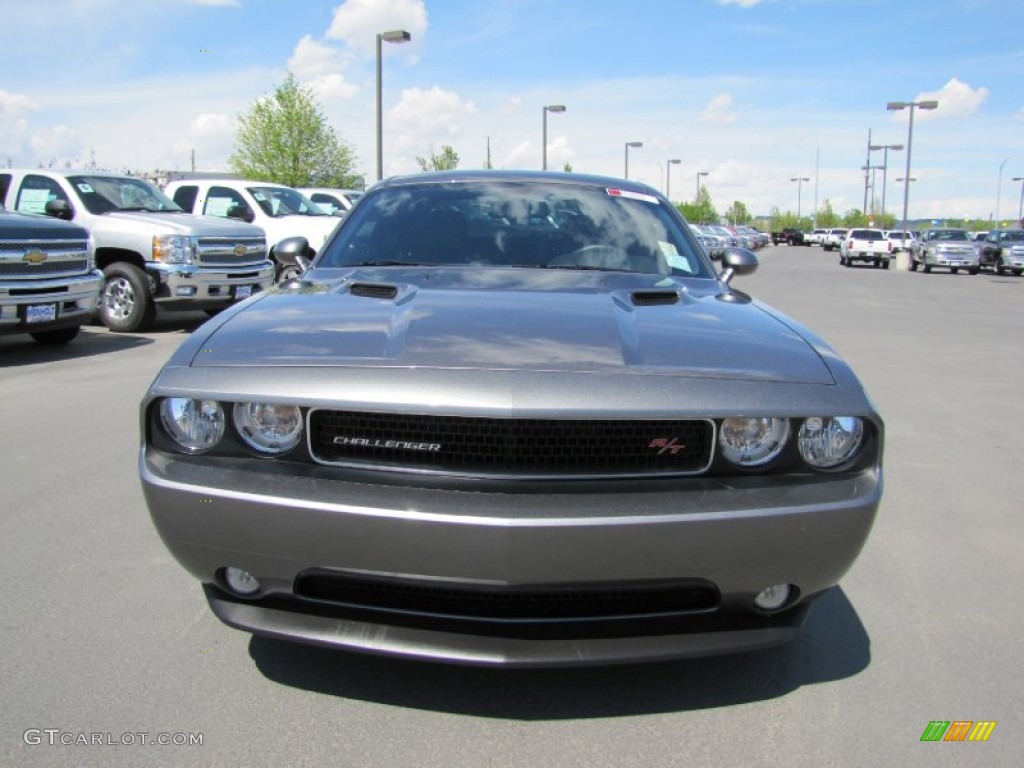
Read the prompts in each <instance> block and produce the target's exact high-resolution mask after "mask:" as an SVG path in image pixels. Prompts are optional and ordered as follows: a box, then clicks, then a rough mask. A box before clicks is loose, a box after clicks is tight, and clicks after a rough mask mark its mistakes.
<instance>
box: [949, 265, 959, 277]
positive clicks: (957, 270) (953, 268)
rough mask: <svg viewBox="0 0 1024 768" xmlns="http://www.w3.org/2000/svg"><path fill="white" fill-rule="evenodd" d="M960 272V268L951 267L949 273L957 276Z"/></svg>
mask: <svg viewBox="0 0 1024 768" xmlns="http://www.w3.org/2000/svg"><path fill="white" fill-rule="evenodd" d="M959 271H960V268H959V267H950V268H949V273H950V274H951V275H955V274H956V273H957V272H959Z"/></svg>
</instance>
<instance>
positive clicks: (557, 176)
mask: <svg viewBox="0 0 1024 768" xmlns="http://www.w3.org/2000/svg"><path fill="white" fill-rule="evenodd" d="M472 181H502V182H528V181H533V182H538V181H539V182H544V183H546V184H573V185H584V186H591V187H595V188H598V187H599V188H602V189H607V188H609V187H610V188H612V189H621V190H624V191H627V192H638V193H641V194H644V195H655V196H657V197H661V193H660V192H658V191H657V190H656V189H654V188H653V187H649V186H648V185H646V184H643V183H641V182H637V181H628V180H626V179H619V178H615V177H612V176H596V175H591V174H585V173H564V172H561V171H506V170H469V171H431V172H428V173H417V174H410V175H407V176H392V177H390V178H387V179H384V180H383V181H380V182H378V183H377V184H375V185H374V186H375V187H397V186H406V185H413V184H445V183H449V184H451V183H459V182H472Z"/></svg>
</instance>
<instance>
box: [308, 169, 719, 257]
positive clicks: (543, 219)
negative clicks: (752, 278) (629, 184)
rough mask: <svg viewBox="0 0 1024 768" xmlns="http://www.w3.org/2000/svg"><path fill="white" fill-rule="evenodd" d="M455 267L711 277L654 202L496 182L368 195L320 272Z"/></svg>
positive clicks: (573, 187)
mask: <svg viewBox="0 0 1024 768" xmlns="http://www.w3.org/2000/svg"><path fill="white" fill-rule="evenodd" d="M449 264H458V265H479V266H497V267H529V268H535V269H578V270H605V271H624V272H641V273H648V274H649V273H655V274H662V275H688V276H692V277H711V276H712V272H711V269H710V266H709V265H708V263H707V261H706V257H705V256H704V255H703V252H702V250H701V249H700V247H699V245H698V244H697V243H696V242H695V241H694V240H693V239H692V237H691V236H689V235H688V233H687V232H686V231H685V227H684V225H683V224H682V223H681V221H680V219H679V218H678V216H676V215H674V214H673V212H672V210H671V209H670V208H669V207H668V206H667V205H665V204H664V203H663V202H662V201H661V200H660V199H659V198H657V197H655V196H653V195H647V194H642V193H637V192H632V191H627V190H619V189H615V188H605V187H602V186H596V185H591V184H572V183H551V182H531V181H505V180H495V179H490V178H488V179H470V180H462V181H457V182H454V183H450V184H444V185H440V184H436V183H415V184H406V185H401V186H394V187H384V188H378V189H376V190H374V191H371V192H369V193H367V194H366V196H365V197H364V198H363V200H362V201H361V202H360V204H359V205H358V206H357V207H356V208H354V209H353V210H352V213H351V214H350V215H349V218H347V219H345V221H344V223H342V225H341V227H340V229H339V230H338V233H337V236H336V237H335V238H334V239H333V240H331V242H330V243H329V244H328V246H327V247H326V248H325V249H324V250H323V251H322V252H321V256H320V258H318V259H317V262H316V265H315V266H317V267H346V266H358V265H373V266H397V265H423V266H434V265H449Z"/></svg>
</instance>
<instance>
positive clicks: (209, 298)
mask: <svg viewBox="0 0 1024 768" xmlns="http://www.w3.org/2000/svg"><path fill="white" fill-rule="evenodd" d="M147 270H148V271H149V272H150V274H151V275H153V277H154V278H155V279H156V290H155V292H154V298H155V300H156V302H157V303H158V304H159V305H160V306H161V307H163V308H164V309H191V308H204V307H217V306H225V305H227V304H231V303H232V302H233V301H235V300H236V299H239V298H247V296H245V295H240V294H239V293H238V291H239V289H241V290H242V291H246V289H248V291H250V292H251V293H258V292H259V291H265V290H267V289H268V288H270V287H271V286H272V285H273V284H274V262H272V261H269V260H265V261H261V262H258V263H256V264H247V265H244V266H239V267H199V266H195V265H189V264H157V263H150V264H147Z"/></svg>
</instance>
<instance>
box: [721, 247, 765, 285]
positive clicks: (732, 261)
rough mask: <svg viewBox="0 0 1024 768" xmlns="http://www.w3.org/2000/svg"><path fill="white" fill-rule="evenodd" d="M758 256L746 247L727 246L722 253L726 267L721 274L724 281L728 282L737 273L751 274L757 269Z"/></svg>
mask: <svg viewBox="0 0 1024 768" xmlns="http://www.w3.org/2000/svg"><path fill="white" fill-rule="evenodd" d="M757 264H758V262H757V256H755V255H754V252H753V251H748V250H747V249H746V248H726V249H725V253H724V254H722V266H723V267H724V269H723V270H722V272H721V274H719V276H718V277H719V279H721V281H722V282H723V283H728V282H729V281H730V280H732V279H733V277H734V276H735V275H749V274H750V273H751V272H753V271H754V270H755V269H757Z"/></svg>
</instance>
